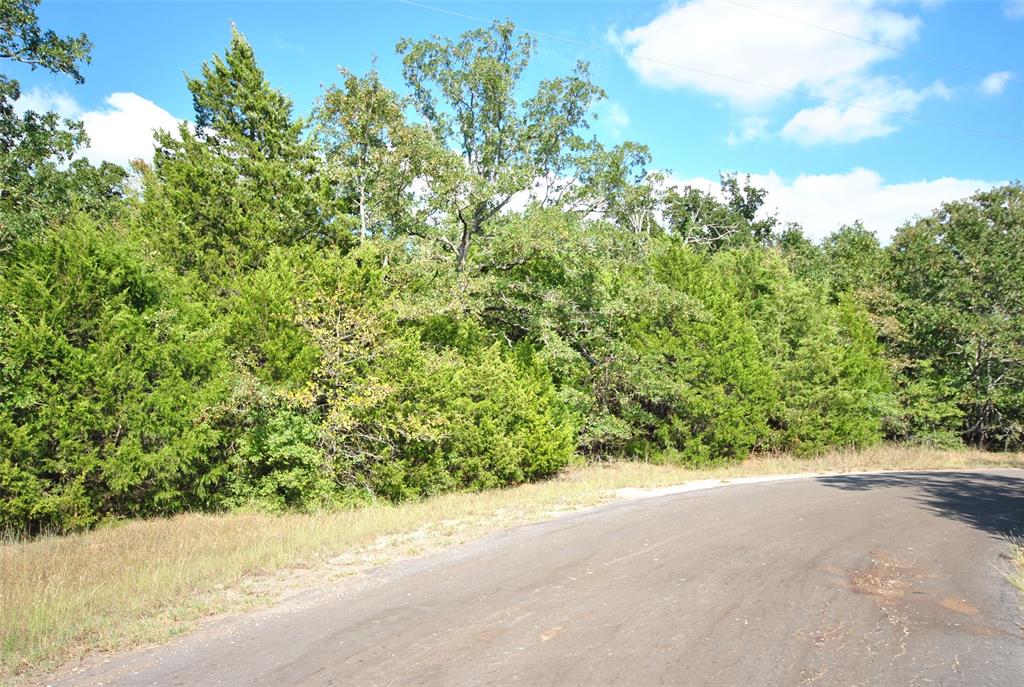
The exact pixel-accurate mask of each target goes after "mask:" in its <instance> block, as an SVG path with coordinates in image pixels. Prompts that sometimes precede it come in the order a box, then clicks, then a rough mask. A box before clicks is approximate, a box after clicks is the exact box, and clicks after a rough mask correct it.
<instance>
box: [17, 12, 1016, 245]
mask: <svg viewBox="0 0 1024 687" xmlns="http://www.w3.org/2000/svg"><path fill="white" fill-rule="evenodd" d="M39 16H40V23H41V25H42V26H43V27H44V28H52V29H54V30H56V31H57V32H59V33H62V34H63V33H75V34H77V33H79V32H82V31H84V32H85V33H87V34H88V35H89V37H90V39H91V40H92V41H93V43H94V44H95V47H94V49H93V52H92V62H91V64H90V65H88V66H87V67H86V68H85V69H84V70H83V75H84V76H85V79H86V82H85V84H84V85H80V86H79V85H75V84H74V83H73V82H72V81H71V80H69V79H67V78H66V77H56V76H53V75H49V74H46V73H43V72H40V71H35V72H27V71H24V70H21V71H19V70H18V69H12V70H9V71H11V72H13V75H14V76H16V77H17V78H19V79H20V80H21V82H22V91H23V99H22V102H21V106H22V107H26V108H28V107H31V108H33V109H55V110H57V111H59V112H61V113H63V114H65V115H68V116H73V117H76V118H78V119H81V120H83V121H84V122H85V126H86V129H87V131H88V133H89V135H90V137H91V139H92V145H91V147H90V149H89V150H88V151H87V152H86V155H87V156H88V157H89V158H90V159H92V160H94V161H98V160H102V159H107V160H111V161H113V162H118V163H122V164H124V163H126V162H127V161H128V160H130V159H133V158H137V157H141V158H148V157H149V156H150V155H151V154H152V130H153V129H154V128H163V129H173V128H175V127H176V126H177V123H178V122H179V121H181V120H188V119H190V118H191V117H192V101H191V96H190V94H189V92H188V90H187V89H186V87H185V80H184V74H186V73H187V74H193V75H194V74H197V73H198V72H199V68H200V65H201V64H202V63H203V62H204V61H206V60H208V59H209V58H210V56H211V55H212V54H213V53H216V52H223V51H224V49H225V47H226V46H227V44H228V41H229V39H230V26H231V23H232V22H234V23H235V24H236V25H237V26H238V28H239V29H240V30H241V31H242V32H243V33H244V34H245V36H246V38H247V39H248V40H249V41H250V43H251V44H252V45H253V48H254V50H255V52H256V57H257V60H258V61H259V63H260V65H261V66H262V67H263V69H264V70H265V71H266V74H267V78H268V79H269V80H270V82H271V84H272V85H274V86H275V87H276V88H279V89H280V90H282V91H283V92H285V93H286V94H287V95H288V96H289V97H291V98H292V100H293V101H294V103H295V110H296V113H297V114H299V115H305V114H307V113H308V112H309V111H310V109H311V107H312V106H313V104H314V102H315V100H316V98H317V96H318V95H319V94H320V93H321V92H322V90H323V87H324V85H326V84H330V83H332V82H334V81H335V80H337V67H338V66H343V67H346V68H348V69H350V70H352V71H355V72H360V73H361V72H364V71H366V70H367V69H369V68H370V67H371V66H372V65H373V64H374V60H376V67H377V69H378V70H379V71H380V73H381V77H382V79H383V80H384V81H385V83H386V84H387V85H389V86H390V87H392V88H394V89H396V90H398V91H400V92H401V91H403V90H404V84H403V82H402V78H401V65H400V61H399V59H398V58H397V56H396V55H395V51H394V46H395V44H396V43H397V42H398V41H399V40H400V39H401V38H403V37H411V38H414V39H416V38H426V37H429V36H431V35H434V34H440V35H444V36H451V37H456V36H458V34H460V33H462V32H463V31H466V30H469V29H472V28H477V27H479V26H481V25H483V24H484V23H489V22H490V21H491V20H493V19H496V18H500V19H504V18H509V19H512V20H513V21H514V22H515V23H516V25H517V26H518V27H519V28H521V29H523V30H526V31H528V32H531V33H533V34H534V36H535V38H536V40H537V54H536V56H535V58H534V60H533V62H532V63H531V65H530V68H529V71H528V73H527V79H526V83H525V84H524V89H525V91H528V90H529V89H530V88H531V87H532V86H533V85H534V84H536V82H537V81H538V80H540V79H543V78H550V77H554V76H558V75H563V74H567V73H568V72H569V71H570V70H571V69H572V68H573V66H574V65H575V64H576V62H577V61H579V60H584V61H587V62H589V63H590V66H591V73H592V76H593V78H594V80H595V81H596V82H597V83H598V84H599V85H601V86H602V87H603V88H604V89H605V91H606V92H607V96H608V97H607V99H606V100H605V101H603V102H602V103H601V104H600V105H598V106H597V108H596V110H595V114H596V116H597V119H596V120H595V121H594V122H593V123H592V129H593V132H594V134H595V135H596V136H597V137H598V138H599V139H601V140H602V141H604V142H605V143H607V144H609V145H613V144H616V143H620V142H622V141H624V140H627V139H628V140H634V141H638V142H640V143H644V144H646V145H648V146H649V147H650V149H651V152H652V155H653V166H654V167H655V168H657V169H659V170H664V171H665V172H667V173H668V174H669V175H670V178H671V179H672V180H673V182H674V183H678V184H681V185H682V184H691V185H694V186H696V187H698V188H701V189H702V190H713V189H714V188H716V187H717V180H718V178H719V174H720V173H723V172H739V173H741V174H750V175H751V177H752V180H753V182H754V183H755V184H756V185H759V186H761V187H764V188H765V189H767V191H768V199H767V204H766V209H767V210H770V211H773V212H777V213H778V214H779V217H780V218H781V219H782V220H784V221H796V222H800V223H801V224H802V225H803V227H804V230H805V232H806V233H807V234H808V235H810V236H812V237H815V238H822V237H824V236H826V235H828V234H829V233H831V232H832V231H834V230H836V229H837V228H839V226H841V225H842V224H849V223H852V222H854V221H855V220H861V221H863V222H864V224H865V226H867V227H868V228H869V229H871V230H873V231H875V232H876V233H877V234H878V235H879V236H880V238H882V240H883V241H884V240H887V239H888V238H889V237H890V236H891V235H892V233H893V231H894V230H895V229H896V228H897V227H898V226H899V225H901V224H902V223H904V222H906V221H908V220H911V219H912V218H914V217H915V216H919V215H923V214H927V213H928V212H929V211H930V210H931V209H932V208H934V207H936V206H938V205H939V204H940V203H942V202H945V201H949V200H955V199H957V198H961V197H965V196H968V195H970V194H972V193H974V192H975V191H977V190H979V189H984V188H989V187H991V186H994V185H997V184H999V183H1005V182H1007V181H1012V180H1018V179H1021V178H1024V0H961V1H959V2H957V1H953V0H889V1H883V0H852V1H849V2H847V1H844V0H824V1H820V2H813V1H808V0H688V1H685V2H683V1H681V2H667V3H666V2H608V1H606V2H554V3H552V2H538V1H534V2H444V1H443V0H425V1H424V2H419V0H417V1H416V2H411V1H405V0H380V1H379V2H339V1H334V2H329V1H326V0H325V1H321V2H285V1H283V0H282V1H277V2H273V1H251V2H193V1H187V0H178V1H171V0H166V1H163V2H158V1H146V0H135V1H132V2H129V1H122V2H109V1H108V2H92V1H89V0H75V1H71V0H43V3H42V5H41V6H40V7H39ZM16 67H17V65H16ZM4 68H5V70H6V69H8V67H7V65H5V66H4ZM525 91H524V95H528V93H526V92H525Z"/></svg>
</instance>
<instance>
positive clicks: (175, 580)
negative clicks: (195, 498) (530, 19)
mask: <svg viewBox="0 0 1024 687" xmlns="http://www.w3.org/2000/svg"><path fill="white" fill-rule="evenodd" d="M977 467H1024V455H1022V454H992V453H981V452H975V451H934V450H926V449H914V448H902V447H891V446H889V447H879V448H876V449H872V450H868V451H861V452H833V453H828V454H825V455H822V456H819V457H816V458H810V459H798V458H794V457H791V456H787V455H776V456H760V457H754V458H751V459H749V460H747V461H745V462H743V463H738V464H735V465H729V466H721V467H712V468H708V469H692V468H684V467H680V466H674V465H655V464H650V463H610V464H595V465H588V466H580V467H574V468H572V469H569V470H566V471H565V472H564V473H563V474H561V475H559V476H558V477H557V478H555V479H552V480H549V481H546V482H540V483H536V484H528V485H524V486H520V487H516V488H514V489H504V490H495V491H487V492H481V493H462V494H448V495H444V496H439V497H435V498H431V499H427V500H423V501H418V502H413V503H407V504H401V505H392V504H386V503H381V504H379V505H375V506H369V507H365V508H360V509H357V510H347V511H332V512H323V513H313V514H298V513H291V514H283V515H268V514H259V513H227V514H218V515H208V514H186V515H179V516H175V517H173V518H162V519H152V520H140V521H132V522H127V523H124V524H122V525H119V526H116V527H108V528H104V529H99V530H96V531H92V532H86V533H83V534H77V535H71V536H64V537H45V538H41V539H36V540H33V541H7V542H3V543H0V684H6V683H14V682H15V681H18V682H20V681H22V680H26V679H28V678H29V677H30V676H32V675H37V674H39V673H40V672H41V671H46V670H51V669H53V668H55V667H57V666H58V665H60V664H61V663H64V662H67V661H70V660H74V659H76V658H78V657H81V656H83V655H85V654H87V653H88V652H91V651H96V650H117V649H125V648H129V647H132V646H136V645H139V644H145V643H152V642H159V641H165V640H167V639H169V638H171V637H174V636H175V635H178V634H181V633H183V632H187V631H188V630H189V629H190V628H192V627H193V626H194V625H195V623H196V622H198V621H199V620H201V619H202V618H204V617H207V616H211V615H215V614H218V613H223V612H233V611H239V610H245V609H250V608H253V607H256V606H260V605H266V604H269V603H272V602H273V601H274V600H275V599H277V598H279V597H280V595H281V593H283V592H285V591H288V590H292V589H297V588H303V587H310V586H316V585H319V584H324V583H329V582H331V581H334V580H336V579H338V578H340V577H343V576H346V575H351V574H353V573H356V572H359V571H360V570H364V569H366V568H367V567H371V566H374V565H380V564H383V563H386V562H389V561H391V560H395V559H397V558H401V557H406V556H410V555H417V554H420V553H424V552H426V551H429V550H433V549H438V548H441V547H444V546H448V545H451V544H456V543H460V542H462V541H466V540H468V539H471V538H474V537H477V536H480V535H482V534H484V533H486V532H489V531H493V530H497V529H501V528H504V527H509V526H513V525H518V524H523V523H527V522H532V521H536V520H540V519H544V518H546V517H550V516H551V515H552V514H554V513H556V512H561V511H567V510H574V509H578V508H582V507H585V506H590V505H595V504H598V503H601V502H604V501H608V500H611V499H613V498H614V490H615V489H619V488H624V487H640V488H653V487H662V486H670V485H675V484H681V483H683V482H688V481H693V480H703V479H724V480H728V479H730V478H735V477H742V476H757V475H777V474H792V473H804V472H821V473H825V472H855V471H867V470H918V469H957V468H977ZM1017 551H1018V562H1019V563H1020V564H1021V566H1020V570H1021V576H1020V577H1018V579H1017V580H1016V582H1017V583H1018V584H1020V585H1022V588H1024V549H1021V548H1019V547H1018V549H1017Z"/></svg>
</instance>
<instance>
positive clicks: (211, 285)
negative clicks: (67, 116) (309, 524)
mask: <svg viewBox="0 0 1024 687" xmlns="http://www.w3.org/2000/svg"><path fill="white" fill-rule="evenodd" d="M37 4H38V0H0V14H2V15H3V16H4V17H5V19H4V20H3V22H2V23H0V28H2V34H0V57H2V58H6V60H8V61H17V62H21V63H24V64H26V65H28V66H30V67H32V68H40V69H45V70H49V71H52V72H55V73H61V74H66V75H67V76H69V77H70V78H72V79H73V80H75V81H78V82H80V81H81V80H82V75H81V72H80V69H81V67H82V66H83V65H84V64H85V63H87V62H88V56H89V50H90V47H91V44H90V42H89V40H88V38H87V37H86V36H85V35H84V34H83V35H81V36H78V37H62V36H59V35H57V34H55V33H54V32H52V31H44V30H42V29H41V28H40V27H39V26H38V20H37V17H36V14H35V7H36V5H37ZM535 48H536V46H535V43H534V41H533V39H532V38H530V37H529V36H526V35H524V34H522V33H521V32H517V31H516V29H515V27H514V26H513V25H512V24H511V23H510V22H507V21H506V22H495V23H494V24H493V25H492V26H490V27H488V28H484V29H478V30H473V31H468V32H466V33H464V34H462V35H461V36H458V37H455V38H449V37H441V36H434V37H432V38H429V39H422V40H414V39H404V40H402V41H401V42H400V43H399V44H398V45H397V51H398V54H399V55H400V56H401V59H402V75H403V77H404V81H405V84H406V89H405V91H404V92H403V93H396V92H394V91H392V90H390V89H388V88H387V87H385V86H384V85H383V83H382V82H381V79H380V78H379V75H378V74H377V73H376V72H374V71H370V72H369V73H367V74H364V75H357V74H354V73H351V72H349V71H345V70H342V71H341V73H340V75H339V79H338V82H337V83H335V84H333V85H330V86H328V87H327V88H325V89H324V91H323V93H322V95H321V96H320V97H319V99H318V100H317V102H316V103H315V106H314V107H313V109H312V114H311V115H310V117H308V118H298V117H296V116H295V114H294V112H293V105H292V103H291V101H290V100H289V99H288V98H287V97H286V96H285V95H284V94H283V93H282V92H281V91H279V90H276V89H275V88H274V87H273V86H271V84H269V83H268V81H267V79H266V77H265V75H264V73H263V72H262V71H261V70H260V68H259V66H258V63H257V60H256V57H255V55H254V53H253V50H252V47H251V45H250V44H249V43H248V42H247V41H246V39H245V38H244V36H243V35H242V34H241V33H240V32H239V31H237V30H233V31H232V35H231V38H230V44H229V45H228V47H227V49H226V50H225V52H224V53H223V54H219V55H215V56H213V57H212V58H211V60H210V61H208V62H207V63H205V64H203V66H202V68H201V71H200V73H199V74H198V75H196V76H194V77H188V78H187V79H186V86H187V88H188V89H189V91H190V92H191V94H192V99H193V102H194V106H195V114H194V118H193V120H192V121H191V122H189V123H185V124H182V125H181V126H180V127H179V128H178V130H177V131H172V132H166V131H164V132H158V133H157V134H156V137H155V138H156V152H155V154H154V156H153V160H152V163H151V164H147V163H144V162H142V161H138V162H136V163H134V164H133V168H132V169H131V170H125V169H123V168H121V167H118V166H116V165H112V164H109V163H103V164H101V165H99V166H94V165H91V164H90V163H89V162H87V161H86V160H84V159H82V158H80V157H78V156H77V154H78V153H79V151H80V150H81V149H82V146H83V145H85V143H86V140H87V139H86V135H85V132H84V130H83V128H82V125H81V124H80V123H78V122H73V121H64V120H61V119H60V117H58V116H57V115H56V114H54V113H37V112H31V111H29V112H19V110H18V108H17V107H16V105H15V103H16V101H17V99H18V97H19V93H20V87H19V84H18V82H17V80H16V79H14V78H12V77H9V76H6V75H4V76H0V179H2V187H0V528H4V529H9V530H14V531H18V532H30V533H31V532H39V531H54V530H55V531H72V530H76V529H81V528H86V527H90V526H93V525H95V524H96V523H98V522H101V521H103V520H105V519H110V518H121V517H141V516H150V515H159V514H171V513H175V512H180V511H183V510H194V509H204V510H206V509H223V508H234V507H257V508H263V509H286V508H301V509H315V508H322V507H338V506H348V505H356V504H359V503H361V502H364V501H367V500H372V499H377V498H385V499H390V500H396V501H397V500H402V499H409V498H415V497H419V496H423V495H429V494H435V493H439V492H444V491H450V490H457V489H482V488H489V487H497V486H503V485H511V484H516V483H520V482H523V481H527V480H534V479H539V478H544V477H547V476H550V475H552V474H554V473H556V472H557V471H558V470H560V469H561V468H563V467H564V466H566V465H568V464H570V463H572V462H575V461H587V460H590V461H593V460H607V459H614V458H626V459H644V460H664V461H678V462H683V463H692V464H705V463H710V462H717V461H728V460H739V459H742V458H744V457H746V456H747V455H749V454H750V453H751V452H754V451H792V452H796V453H799V454H812V453H815V452H820V451H823V450H826V449H829V448H832V447H858V446H866V445H869V444H872V443H876V442H879V441H883V440H892V441H901V442H912V443H918V444H925V445H935V446H960V445H964V444H969V445H972V446H979V447H982V448H986V449H992V450H1017V449H1020V448H1021V445H1022V441H1024V410H1022V409H1024V376H1022V363H1024V313H1022V305H1024V298H1022V293H1021V288H1022V287H1021V285H1022V284H1024V188H1022V187H1021V185H1020V184H1019V183H1015V184H1010V185H1006V186H1003V187H1000V188H996V189H994V190H991V191H985V192H980V193H978V194H976V195H975V196H974V197H972V198H970V199H967V200H963V201H957V202H952V203H947V204H945V205H943V206H942V207H941V208H938V209H937V210H935V212H934V213H932V214H931V215H929V216H928V217H925V218H922V219H920V220H917V221H915V222H912V223H908V224H906V225H905V226H903V227H901V228H899V229H898V230H897V232H896V235H895V238H894V239H893V241H892V243H891V245H889V246H885V247H883V246H881V245H880V244H879V242H878V240H877V238H876V237H875V235H874V234H872V233H871V232H869V231H867V230H865V229H864V228H863V227H862V226H860V225H853V226H848V227H843V228H842V229H840V230H839V231H837V232H836V233H834V234H832V235H831V236H830V237H828V238H827V239H826V240H825V241H824V242H822V243H820V244H815V243H813V242H812V241H810V240H808V239H807V238H806V237H805V236H804V234H803V232H802V229H801V228H800V227H799V226H796V225H793V224H785V223H783V222H781V221H779V219H778V218H776V217H773V216H769V215H766V214H765V213H764V212H763V205H764V202H765V193H764V191H763V190H761V189H758V188H756V187H753V186H751V184H750V181H749V179H745V178H742V177H740V176H737V175H725V176H723V178H722V185H721V189H720V192H719V193H717V194H711V193H708V192H705V191H702V190H699V189H694V188H685V189H676V188H668V187H667V184H666V183H665V179H664V178H663V176H662V175H660V174H659V173H657V172H656V171H654V170H652V169H650V163H651V155H650V151H649V150H648V148H647V147H645V146H643V145H641V144H638V143H633V142H627V143H623V144H621V145H617V146H614V147H608V146H605V145H602V144H601V143H599V142H598V140H597V139H596V137H595V136H593V135H592V134H591V133H590V131H589V123H590V121H592V119H591V118H592V112H593V111H594V105H595V104H596V103H598V102H599V101H600V100H601V99H602V98H604V92H603V91H602V89H601V88H600V87H599V86H598V85H596V84H595V83H594V82H593V81H592V79H591V75H590V73H589V70H588V66H587V64H585V63H582V62H581V63H579V64H578V65H577V66H576V67H575V69H574V70H572V72H571V73H569V74H568V75H564V76H560V77H555V78H550V79H544V80H541V81H539V83H538V84H537V86H536V87H535V88H530V89H528V88H527V83H528V81H527V79H526V78H525V75H526V73H527V69H528V66H529V63H530V59H531V57H532V56H533V54H534V51H535Z"/></svg>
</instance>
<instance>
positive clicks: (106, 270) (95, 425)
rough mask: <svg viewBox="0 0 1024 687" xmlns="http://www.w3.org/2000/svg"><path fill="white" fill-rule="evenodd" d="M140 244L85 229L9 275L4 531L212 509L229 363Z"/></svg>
mask: <svg viewBox="0 0 1024 687" xmlns="http://www.w3.org/2000/svg"><path fill="white" fill-rule="evenodd" d="M185 293H186V289H184V288H183V285H182V284H181V283H180V280H179V279H178V278H176V277H175V276H174V275H172V274H170V273H169V272H168V271H167V270H166V269H165V268H163V267H161V266H160V265H158V264H154V262H153V261H152V260H151V259H149V257H148V256H147V255H146V254H145V252H143V251H142V250H140V249H139V247H138V246H137V245H136V244H135V242H134V241H133V240H132V239H131V237H130V235H128V234H126V233H125V232H123V231H119V230H118V229H116V228H114V229H101V228H99V227H97V226H95V225H94V224H93V223H92V222H90V221H88V220H84V219H80V220H78V221H76V222H74V223H69V224H67V225H62V226H59V227H57V228H55V229H53V230H51V231H49V232H47V233H46V234H45V235H44V236H42V237H40V239H39V240H38V241H29V242H23V243H22V244H20V245H19V246H18V248H17V250H16V253H15V255H14V256H13V260H12V264H11V266H10V267H8V268H7V269H5V271H4V272H3V274H2V275H0V302H2V303H3V304H4V306H3V311H2V312H0V446H3V455H2V457H0V497H2V498H0V503H2V506H0V509H2V510H0V527H5V528H6V527H16V528H19V529H20V528H23V527H26V526H29V527H31V528H33V529H39V528H50V527H54V528H58V529H74V528H77V527H82V526H85V525H89V524H91V523H94V522H96V521H97V520H98V519H100V518H102V517H104V516H105V515H109V514H123V515H148V514H152V513H171V512H175V511H178V510H181V509H183V508H187V507H197V506H201V505H203V504H204V503H205V502H207V499H208V496H209V495H208V494H207V493H206V489H205V485H204V479H205V477H206V474H207V471H208V468H209V460H210V453H211V449H212V448H213V447H215V446H216V445H217V443H218V441H219V437H218V433H217V431H216V428H215V427H213V426H212V425H211V424H210V423H209V421H208V418H207V416H206V410H207V408H208V407H209V406H210V405H211V403H212V402H214V401H215V400H216V399H217V398H218V396H219V394H220V393H221V389H222V388H223V386H224V384H225V371H226V365H227V362H228V361H226V360H225V359H224V357H223V355H222V348H221V345H220V342H219V341H218V339H217V337H216V336H215V332H214V331H213V329H212V326H211V325H212V322H211V318H210V316H209V313H208V312H207V311H206V310H205V309H204V308H203V307H202V306H201V305H199V304H198V303H195V302H192V301H190V300H188V299H187V298H185V296H184V294H185Z"/></svg>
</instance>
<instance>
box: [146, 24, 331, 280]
mask: <svg viewBox="0 0 1024 687" xmlns="http://www.w3.org/2000/svg"><path fill="white" fill-rule="evenodd" d="M187 85H188V88H189V91H190V92H191V93H192V100H193V102H194V104H195V123H194V125H190V124H188V123H183V124H182V125H181V126H180V127H179V128H178V131H177V132H175V133H174V134H172V133H169V132H159V133H157V135H156V140H157V144H158V149H157V151H156V154H155V156H154V165H153V170H152V172H151V173H149V174H148V175H147V178H146V204H145V206H144V216H145V219H146V223H147V224H149V225H151V226H159V227H160V228H161V232H160V233H159V234H158V235H157V236H155V237H154V238H155V241H156V243H158V245H159V246H160V247H161V250H162V251H163V252H164V253H165V254H166V255H167V257H168V259H169V260H170V261H171V262H172V263H173V264H174V265H175V266H177V267H178V268H179V269H182V270H195V271H196V272H197V273H198V274H200V275H201V276H203V277H204V278H206V279H209V280H212V281H215V282H220V281H221V280H222V279H224V278H230V275H232V274H234V273H237V272H241V271H245V270H248V269H252V268H254V267H258V266H259V265H260V264H262V261H263V259H264V258H265V256H266V255H267V253H268V251H269V250H270V248H271V247H272V246H275V245H285V246H287V245H294V244H297V243H302V242H308V243H314V244H317V245H345V244H346V242H347V237H346V236H344V235H339V234H338V232H337V231H336V228H335V227H334V226H333V222H332V219H333V213H334V211H335V208H334V206H333V203H332V199H331V198H330V194H329V188H328V185H327V183H326V180H325V178H324V175H323V173H322V171H321V170H320V169H319V167H318V164H317V161H316V156H315V152H314V149H313V147H312V145H311V143H310V142H309V141H305V140H303V138H302V129H303V123H302V122H301V121H299V120H295V119H293V118H292V114H291V109H292V105H291V101H289V100H288V98H286V97H285V96H284V95H283V94H282V93H281V92H280V91H277V90H275V89H274V88H272V87H271V86H270V84H269V83H268V82H267V80H266V78H265V77H264V75H263V71H262V70H261V69H260V68H259V66H258V65H257V64H256V58H255V55H254V53H253V50H252V46H250V45H249V43H248V42H247V41H246V40H245V38H244V37H243V36H242V34H241V33H239V32H238V30H237V29H232V35H231V45H230V46H229V48H228V50H227V52H226V53H225V54H224V56H223V57H221V56H219V55H214V57H213V59H212V61H211V62H209V63H206V64H204V65H203V66H202V75H201V76H200V77H198V78H188V79H187Z"/></svg>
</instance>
